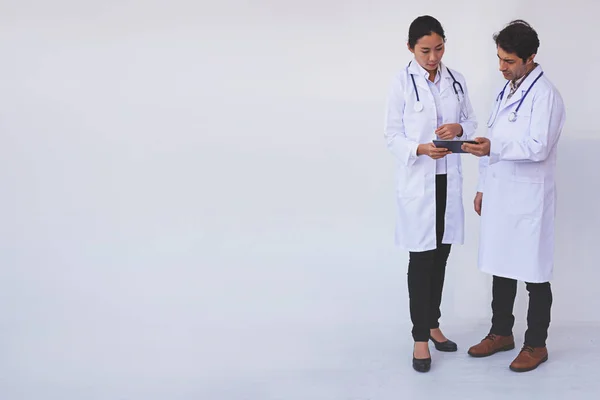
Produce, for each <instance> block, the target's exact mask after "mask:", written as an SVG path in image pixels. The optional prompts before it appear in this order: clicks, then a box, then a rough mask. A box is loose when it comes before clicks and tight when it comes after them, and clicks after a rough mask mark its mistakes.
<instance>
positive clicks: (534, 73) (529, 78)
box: [500, 65, 542, 111]
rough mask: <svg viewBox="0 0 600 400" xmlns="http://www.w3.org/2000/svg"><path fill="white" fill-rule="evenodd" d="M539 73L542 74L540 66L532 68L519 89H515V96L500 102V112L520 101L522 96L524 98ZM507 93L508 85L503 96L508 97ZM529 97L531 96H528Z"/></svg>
mask: <svg viewBox="0 0 600 400" xmlns="http://www.w3.org/2000/svg"><path fill="white" fill-rule="evenodd" d="M541 73H542V67H541V66H540V65H538V66H537V67H535V68H534V70H533V71H531V73H530V74H529V75H528V76H527V78H525V80H524V81H523V83H521V86H519V88H518V89H517V91H516V92H515V94H513V96H512V97H511V98H510V99H509V100H507V101H504V100H503V101H502V105H501V106H500V111H502V110H504V109H505V108H508V107H510V106H512V105H513V104H515V103H518V102H519V101H521V99H522V98H523V96H525V92H527V89H529V87H530V86H531V84H532V83H533V81H535V78H537V77H538V75H539V74H541ZM509 93H510V83H509V84H508V86H507V87H506V93H505V94H504V95H505V96H508V94H509ZM529 95H531V94H529ZM529 95H528V96H529Z"/></svg>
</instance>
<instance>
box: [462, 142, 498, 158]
mask: <svg viewBox="0 0 600 400" xmlns="http://www.w3.org/2000/svg"><path fill="white" fill-rule="evenodd" d="M475 141H476V142H477V144H471V143H463V145H462V146H461V147H462V149H463V150H464V151H466V152H467V153H471V154H473V155H475V156H477V157H483V156H489V155H490V146H491V142H490V139H488V138H483V137H478V138H475Z"/></svg>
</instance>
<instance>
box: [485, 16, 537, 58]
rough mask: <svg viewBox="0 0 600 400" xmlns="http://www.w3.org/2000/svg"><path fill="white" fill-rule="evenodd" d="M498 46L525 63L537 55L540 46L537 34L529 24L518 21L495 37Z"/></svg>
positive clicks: (507, 26) (510, 24) (511, 23)
mask: <svg viewBox="0 0 600 400" xmlns="http://www.w3.org/2000/svg"><path fill="white" fill-rule="evenodd" d="M494 41H495V42H496V46H498V47H500V48H501V49H502V50H504V51H506V52H507V53H511V54H516V55H517V56H519V58H520V59H522V60H523V62H525V61H526V60H527V59H528V58H529V57H530V56H531V55H532V54H536V53H537V51H538V47H539V46H540V40H539V39H538V35H537V32H536V31H535V30H534V29H533V28H532V27H531V25H529V24H528V23H527V22H525V21H523V20H521V19H518V20H515V21H512V22H510V23H509V24H508V25H506V27H505V28H504V29H502V30H501V31H500V32H499V33H496V34H495V35H494Z"/></svg>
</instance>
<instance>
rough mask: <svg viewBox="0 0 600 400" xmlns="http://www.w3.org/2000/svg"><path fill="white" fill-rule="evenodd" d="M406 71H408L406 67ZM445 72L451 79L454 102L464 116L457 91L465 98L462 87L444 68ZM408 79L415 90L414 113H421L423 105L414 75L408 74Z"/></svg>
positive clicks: (447, 69)
mask: <svg viewBox="0 0 600 400" xmlns="http://www.w3.org/2000/svg"><path fill="white" fill-rule="evenodd" d="M411 63H412V61H411V62H409V63H408V66H409V67H410V64H411ZM407 69H408V67H407ZM446 71H448V73H449V74H450V77H451V78H452V89H454V94H456V100H458V104H459V105H460V106H461V111H462V112H463V115H464V114H465V112H464V110H462V108H463V107H462V101H461V100H460V96H459V95H458V91H459V90H460V92H461V93H462V95H463V97H464V96H465V92H464V90H463V87H462V85H461V84H460V82H459V81H457V80H456V78H455V77H454V74H453V73H452V72H450V69H449V68H448V67H446ZM410 78H411V79H412V84H413V88H415V95H416V96H417V102H416V103H415V107H414V108H415V111H416V112H421V111H423V103H421V98H420V97H419V90H418V89H417V83H416V82H415V75H414V74H410ZM457 86H458V89H457ZM464 117H465V118H466V117H467V116H466V115H464Z"/></svg>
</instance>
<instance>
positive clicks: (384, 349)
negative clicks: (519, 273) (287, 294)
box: [205, 324, 600, 400]
mask: <svg viewBox="0 0 600 400" xmlns="http://www.w3.org/2000/svg"><path fill="white" fill-rule="evenodd" d="M596 329H597V326H589V325H577V326H554V327H553V329H552V337H551V338H550V340H549V341H548V347H549V361H548V362H546V363H544V364H542V366H540V367H539V368H538V369H537V370H535V371H531V372H528V373H521V374H518V373H514V372H512V371H510V370H509V369H508V365H509V364H510V362H511V361H512V359H513V358H514V357H515V356H516V355H517V354H518V349H515V350H513V351H510V352H506V353H501V354H496V355H494V356H492V357H489V358H485V359H474V358H471V357H469V356H468V355H467V354H466V350H467V348H468V347H469V345H471V344H474V343H476V342H478V341H479V340H480V339H481V338H482V337H483V336H484V335H485V330H486V327H485V326H483V325H477V324H474V325H470V326H461V327H459V326H452V327H450V328H449V329H447V331H448V332H449V334H448V336H451V337H452V339H454V340H455V341H457V342H458V344H459V347H460V349H459V351H458V352H457V353H439V352H436V351H435V350H434V349H433V346H431V348H432V357H433V364H432V370H431V371H430V372H429V373H427V374H419V373H417V372H415V371H413V370H412V368H411V363H410V349H411V342H410V338H408V339H407V338H402V337H400V335H398V332H392V331H385V329H381V327H379V328H377V327H371V329H364V328H359V327H355V329H349V331H348V332H344V333H342V332H340V333H339V336H337V337H329V338H324V337H321V338H317V337H312V338H309V337H304V338H303V339H302V340H300V341H299V343H298V344H299V348H296V349H295V350H293V348H294V347H295V346H294V344H293V343H289V348H288V349H287V351H286V350H282V349H285V348H286V346H283V347H282V348H281V349H278V346H277V345H274V346H273V353H271V354H263V356H262V357H261V358H260V359H257V360H255V362H256V366H257V368H255V369H253V370H245V371H240V372H239V373H240V374H239V375H238V376H235V374H231V375H230V376H223V377H222V379H221V380H219V379H215V380H214V381H213V382H212V390H211V391H209V392H208V393H207V395H208V396H209V397H205V398H213V399H217V398H218V399H223V400H225V399H227V400H234V399H235V400H238V399H256V400H258V399H265V400H266V399H281V400H283V399H286V400H301V399H303V400H304V399H311V400H367V399H368V400H375V399H377V400H388V399H389V400H391V399H410V398H427V399H433V398H440V399H538V398H545V399H584V398H586V399H587V398H590V399H591V398H598V394H599V393H600V379H599V378H598V374H597V367H598V365H599V363H600V346H599V345H598V342H597V340H596V339H595V337H594V334H593V332H595V330H596ZM522 332H523V327H522V326H518V327H517V329H516V330H515V333H516V334H517V337H518V338H521V337H522ZM450 333H452V334H450ZM482 333H483V335H482ZM517 346H520V343H519V344H517Z"/></svg>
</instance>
